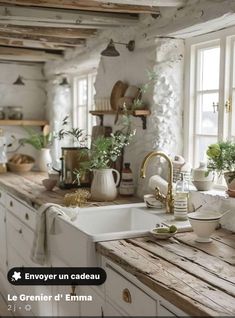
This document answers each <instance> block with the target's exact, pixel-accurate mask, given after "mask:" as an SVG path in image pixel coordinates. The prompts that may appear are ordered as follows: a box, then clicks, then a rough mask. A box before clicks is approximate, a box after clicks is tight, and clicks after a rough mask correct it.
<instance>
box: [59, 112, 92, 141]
mask: <svg viewBox="0 0 235 318" xmlns="http://www.w3.org/2000/svg"><path fill="white" fill-rule="evenodd" d="M68 126H69V116H65V118H64V119H63V121H62V128H61V129H60V130H59V132H58V134H57V135H56V137H57V138H58V139H59V140H62V139H64V138H66V137H70V138H72V141H73V143H74V144H75V145H77V146H80V147H85V146H86V143H87V135H86V133H85V131H84V130H83V129H80V128H73V127H72V128H68V129H66V127H68Z"/></svg>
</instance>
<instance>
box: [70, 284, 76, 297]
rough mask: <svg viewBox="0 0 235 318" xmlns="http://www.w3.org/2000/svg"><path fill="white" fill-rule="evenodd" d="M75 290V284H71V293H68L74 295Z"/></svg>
mask: <svg viewBox="0 0 235 318" xmlns="http://www.w3.org/2000/svg"><path fill="white" fill-rule="evenodd" d="M75 290H76V286H75V285H72V286H71V293H70V296H76V292H75Z"/></svg>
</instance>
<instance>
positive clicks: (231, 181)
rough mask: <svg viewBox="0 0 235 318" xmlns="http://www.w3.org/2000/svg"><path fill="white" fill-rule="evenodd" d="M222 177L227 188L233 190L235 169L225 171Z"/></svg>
mask: <svg viewBox="0 0 235 318" xmlns="http://www.w3.org/2000/svg"><path fill="white" fill-rule="evenodd" d="M224 179H225V181H226V183H227V187H228V190H232V191H235V171H230V172H225V173H224Z"/></svg>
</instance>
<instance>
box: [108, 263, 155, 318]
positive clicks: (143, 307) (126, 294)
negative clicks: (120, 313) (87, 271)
mask: <svg viewBox="0 0 235 318" xmlns="http://www.w3.org/2000/svg"><path fill="white" fill-rule="evenodd" d="M105 270H106V273H107V281H106V284H105V285H106V287H105V291H106V297H107V298H109V299H110V302H112V303H115V304H116V305H117V306H119V307H120V308H121V309H123V310H124V311H125V312H126V313H127V314H128V315H130V316H140V317H141V316H142V317H144V316H156V314H157V303H156V301H155V300H154V299H153V298H151V297H150V296H148V295H147V294H146V293H145V292H144V291H142V290H141V289H139V288H138V287H137V286H135V285H134V284H132V283H131V282H130V281H129V280H127V279H126V278H124V277H123V276H122V275H121V274H119V273H118V272H117V271H116V270H115V269H114V268H112V266H110V265H109V264H106V267H105Z"/></svg>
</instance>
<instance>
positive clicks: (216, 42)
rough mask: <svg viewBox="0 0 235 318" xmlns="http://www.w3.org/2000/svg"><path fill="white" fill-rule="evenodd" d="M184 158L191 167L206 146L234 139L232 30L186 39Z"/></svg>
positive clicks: (234, 43)
mask: <svg viewBox="0 0 235 318" xmlns="http://www.w3.org/2000/svg"><path fill="white" fill-rule="evenodd" d="M186 60H187V61H186V75H185V83H186V90H185V91H186V96H185V109H184V117H185V125H184V126H185V134H184V135H185V142H184V146H185V157H186V158H187V159H188V160H189V161H190V162H191V163H192V165H193V166H194V167H195V166H197V165H198V164H199V162H200V161H205V160H206V150H207V146H208V145H209V144H211V143H215V142H217V141H218V140H227V139H229V140H230V139H233V138H235V28H229V29H226V30H223V31H218V32H215V33H212V34H207V35H204V36H200V37H195V38H192V39H188V40H186Z"/></svg>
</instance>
